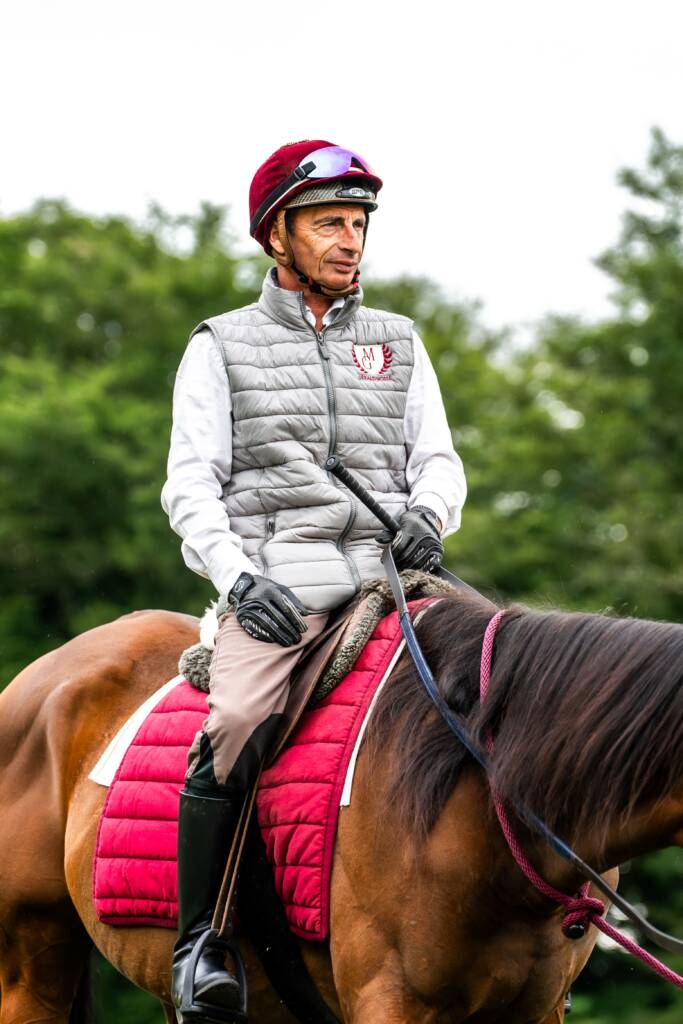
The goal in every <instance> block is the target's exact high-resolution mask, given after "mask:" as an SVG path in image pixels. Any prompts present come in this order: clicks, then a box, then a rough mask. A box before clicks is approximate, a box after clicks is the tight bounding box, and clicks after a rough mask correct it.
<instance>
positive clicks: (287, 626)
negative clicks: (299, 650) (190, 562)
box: [228, 572, 309, 647]
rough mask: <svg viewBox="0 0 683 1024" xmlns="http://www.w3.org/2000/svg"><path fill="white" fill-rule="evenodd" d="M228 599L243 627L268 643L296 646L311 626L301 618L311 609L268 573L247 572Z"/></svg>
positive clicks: (239, 579) (242, 575)
mask: <svg viewBox="0 0 683 1024" xmlns="http://www.w3.org/2000/svg"><path fill="white" fill-rule="evenodd" d="M228 601H229V602H230V604H231V605H232V606H233V608H234V609H235V616H236V618H237V621H238V622H239V624H240V626H241V627H242V629H243V630H245V632H247V633H248V634H249V636H253V637H255V639H257V640H263V642H264V643H267V644H280V646H281V647H292V645H293V644H297V643H298V642H299V640H301V635H302V633H305V632H306V630H307V629H308V626H307V625H306V623H305V622H304V620H303V619H302V617H301V616H302V615H308V614H309V612H308V609H306V608H304V606H303V605H302V603H301V601H300V600H299V599H298V598H297V597H296V596H295V595H294V594H293V593H292V591H291V590H290V589H289V587H285V586H282V585H281V584H279V583H274V582H273V581H272V580H269V579H266V577H265V576H252V575H251V573H248V572H243V573H242V574H241V575H240V576H238V577H237V580H236V582H235V584H234V586H233V588H232V590H231V591H230V593H229V594H228ZM299 613H301V614H299Z"/></svg>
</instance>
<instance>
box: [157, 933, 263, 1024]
mask: <svg viewBox="0 0 683 1024" xmlns="http://www.w3.org/2000/svg"><path fill="white" fill-rule="evenodd" d="M217 937H218V931H217V929H216V928H207V930H206V931H205V932H204V934H203V935H202V936H201V938H200V939H199V940H198V941H197V942H196V943H195V946H194V948H193V950H192V952H191V953H190V958H189V960H188V962H187V968H186V970H185V977H184V978H183V993H182V998H181V1003H180V1006H176V1007H175V1015H176V1020H177V1021H178V1024H193V1022H194V1024H248V1019H247V972H246V970H245V968H244V961H243V960H242V956H241V954H240V951H239V949H238V948H237V945H236V944H235V943H234V942H233V941H232V940H231V939H221V943H222V944H223V945H224V946H225V947H226V949H227V950H228V952H229V953H230V955H231V957H232V958H233V960H234V962H235V976H236V978H237V983H238V985H239V987H240V1007H239V1009H238V1010H226V1009H222V1008H221V1007H220V1006H216V1005H215V1004H212V1003H206V1002H202V1001H201V1000H196V999H195V997H194V979H195V974H196V973H197V964H198V963H199V958H200V956H201V955H202V953H203V951H204V947H205V946H206V945H207V943H209V942H211V941H212V939H215V938H217Z"/></svg>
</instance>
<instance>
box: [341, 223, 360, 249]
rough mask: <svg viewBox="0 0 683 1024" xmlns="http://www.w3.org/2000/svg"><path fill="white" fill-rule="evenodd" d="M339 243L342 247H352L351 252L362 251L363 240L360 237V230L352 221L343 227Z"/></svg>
mask: <svg viewBox="0 0 683 1024" xmlns="http://www.w3.org/2000/svg"><path fill="white" fill-rule="evenodd" d="M339 244H340V246H341V247H342V249H350V250H351V252H360V250H361V240H360V238H359V237H358V232H357V231H356V229H355V227H354V226H353V224H351V223H346V224H344V227H343V228H342V232H341V237H340V239H339Z"/></svg>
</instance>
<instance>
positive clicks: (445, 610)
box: [0, 592, 683, 1024]
mask: <svg viewBox="0 0 683 1024" xmlns="http://www.w3.org/2000/svg"><path fill="white" fill-rule="evenodd" d="M494 611H495V608H494V606H493V605H492V604H490V603H489V602H488V601H486V600H485V599H483V598H479V597H477V596H472V595H468V594H462V593H459V592H454V593H453V595H452V596H450V595H449V596H448V597H446V598H444V599H443V600H442V601H440V602H439V603H438V604H436V605H434V606H433V607H432V608H430V609H429V611H428V612H427V613H426V614H425V615H424V617H423V619H422V621H421V622H420V624H419V625H418V627H417V633H418V636H419V639H420V642H421V644H422V646H423V649H424V651H425V654H426V657H427V660H428V662H429V664H430V666H431V668H432V671H433V673H434V676H435V677H436V678H437V679H438V680H439V685H440V687H441V690H442V692H443V694H444V695H445V696H446V698H447V700H448V702H449V703H450V705H451V706H452V707H453V708H454V709H455V710H456V711H457V712H459V713H460V714H461V715H462V716H463V718H465V719H466V720H467V721H468V725H469V728H470V731H471V732H472V734H473V735H474V736H476V737H479V738H482V737H483V736H484V735H485V734H486V732H487V730H489V729H490V730H491V731H492V733H493V735H494V737H495V749H494V759H493V769H494V772H495V780H496V784H497V786H498V787H499V788H500V790H501V791H502V792H503V794H504V795H505V796H506V797H508V798H509V799H511V800H520V801H522V802H523V803H524V804H526V805H527V806H529V807H531V808H533V810H535V811H536V813H538V814H539V815H541V817H543V818H544V819H545V820H546V821H547V823H548V824H549V825H550V826H551V827H553V828H555V829H557V830H558V831H559V832H560V834H562V835H563V837H564V838H566V839H568V840H569V841H571V842H573V843H574V845H575V846H576V848H577V852H578V853H579V855H580V856H581V857H583V858H584V859H585V860H588V861H589V862H591V863H592V864H593V865H594V866H596V867H597V868H599V869H600V870H601V871H606V872H607V871H609V869H612V868H613V867H614V866H616V865H617V864H619V862H621V861H623V860H625V859H627V858H630V857H632V856H634V855H636V854H639V853H643V852H645V851H647V850H652V849H655V848H659V847H662V846H665V845H669V844H673V843H680V842H683V831H681V830H682V828H683V789H682V786H683V742H682V741H683V688H682V687H681V677H682V675H683V628H682V627H680V626H678V625H669V624H665V623H653V622H647V621H640V620H636V619H624V620H617V619H610V618H607V617H603V616H598V615H583V614H563V613H558V612H537V611H531V610H528V609H524V608H517V607H516V608H513V609H512V610H510V611H509V612H508V614H507V615H506V616H505V618H504V619H503V622H502V625H501V626H500V629H499V633H498V636H497V639H496V648H495V652H494V666H493V674H492V679H491V683H490V688H489V694H490V696H489V698H488V700H487V702H486V706H485V707H484V708H480V707H479V701H478V671H479V661H480V652H481V641H482V637H483V634H484V629H485V626H486V623H487V621H488V619H489V618H490V616H491V614H492V613H493V612H494ZM196 640H197V621H196V620H195V619H192V618H190V617H188V616H184V615H179V614H174V613H170V612H163V611H147V612H140V613H136V614H133V615H128V616H124V617H123V618H120V619H118V620H116V621H115V622H112V623H110V624H108V625H105V626H101V627H99V628H97V629H93V630H91V631H89V632H88V633H85V634H83V635H82V636H79V637H77V638H76V639H74V640H72V641H70V642H69V643H67V644H65V645H64V646H63V647H61V648H59V649H58V650H56V651H53V652H52V653H50V654H47V655H45V656H44V657H42V658H40V659H39V660H38V661H36V662H34V663H33V664H31V665H30V666H29V667H28V668H26V669H25V670H24V671H23V672H22V673H20V675H19V676H18V677H17V678H16V679H15V680H14V681H13V682H12V683H11V684H10V686H9V687H8V688H7V690H5V692H4V693H3V694H2V695H1V696H0V754H1V757H2V762H3V772H2V776H1V778H0V807H1V808H2V832H1V834H0V874H1V877H2V889H1V891H0V986H1V992H2V996H1V1002H0V1024H29V1022H30V1024H38V1022H40V1024H48V1022H49V1024H65V1022H67V1021H69V1019H70V1010H71V1006H72V1002H73V1000H74V995H75V993H76V991H77V988H78V985H79V977H80V975H81V972H82V970H83V965H84V963H85V961H86V957H87V954H88V950H89V949H90V948H91V945H92V943H94V944H95V945H96V946H97V947H98V948H99V950H101V952H102V953H103V954H104V956H105V957H106V958H107V959H108V960H109V961H111V963H113V964H114V965H115V966H116V967H117V968H118V969H119V970H120V971H121V972H122V973H123V974H124V975H126V976H127V977H128V978H130V979H131V980H132V981H133V982H135V983H136V984H137V985H139V986H141V987H142V988H144V989H147V990H148V991H150V992H152V993H154V994H155V995H156V996H158V998H159V999H160V1000H161V1001H162V1003H164V1004H165V1008H166V1012H167V1016H168V1019H169V1020H172V1019H173V1017H172V1013H171V1011H170V1009H169V1008H168V999H169V965H170V960H171V946H172V943H173V939H174V936H173V934H172V933H171V932H169V931H167V930H163V929H154V928H146V927H145V928H113V927H110V926H107V925H103V924H100V923H99V922H98V921H97V920H96V919H95V914H94V910H93V903H92V898H91V885H92V877H91V875H92V858H93V847H94V842H95V832H96V828H97V823H98V819H99V815H100V811H101V809H102V804H103V801H104V797H105V790H104V789H103V788H102V787H100V786H97V785H96V784H94V783H93V782H90V781H89V780H88V778H87V776H88V772H89V771H90V770H91V769H92V767H93V765H94V763H95V762H96V760H97V758H98V756H99V755H100V754H101V752H102V750H103V749H104V747H105V745H106V744H107V743H108V741H109V740H110V739H111V737H112V736H113V734H114V733H115V732H116V730H117V729H118V728H119V727H120V725H121V724H122V723H123V721H124V720H125V719H126V717H127V716H128V715H130V714H131V712H132V711H133V710H134V709H135V708H136V707H137V706H138V705H139V704H140V703H141V702H142V701H143V700H144V699H145V698H146V697H147V696H148V695H149V694H150V693H151V692H152V691H154V690H155V689H156V688H157V687H158V686H159V685H160V684H161V683H162V682H163V681H165V680H166V679H167V678H169V677H171V676H172V675H174V674H175V671H176V664H177V660H178V656H179V654H180V652H181V651H182V650H183V649H184V648H186V647H188V646H189V645H190V644H192V643H194V642H196ZM518 827H519V831H520V836H521V839H522V841H523V842H524V843H525V845H526V848H527V852H528V854H529V856H530V858H531V859H532V860H533V861H534V862H535V864H536V866H537V868H539V869H540V870H541V871H542V873H544V875H545V877H546V878H547V880H548V881H549V882H551V883H553V884H554V885H556V886H557V887H559V888H563V889H565V890H566V891H567V892H573V891H575V890H576V889H577V887H578V884H579V879H578V878H577V877H575V876H574V875H573V874H572V872H571V870H570V869H569V868H567V867H566V866H565V865H564V864H563V863H561V862H559V861H558V860H557V859H556V857H555V855H554V854H552V853H550V852H549V851H548V850H547V849H546V848H544V847H543V845H542V844H541V843H540V841H537V840H535V839H534V838H533V837H532V836H531V835H530V834H529V833H528V832H526V831H525V830H524V829H523V828H522V826H521V825H519V823H518ZM615 874H616V872H612V875H615ZM331 895H332V901H331V904H332V914H331V941H330V943H329V946H325V945H314V944H306V943H303V944H302V946H303V954H304V958H305V961H306V963H307V964H308V966H309V969H310V971H311V973H312V975H313V977H314V978H315V980H316V982H317V984H318V986H319V988H320V990H321V992H322V994H323V996H324V998H325V999H326V1000H327V1001H328V1003H329V1005H330V1006H331V1007H332V1009H333V1010H334V1011H335V1012H336V1013H337V1015H338V1016H339V1017H340V1018H342V1019H343V1020H344V1021H346V1022H347V1024H417V1022H420V1024H437V1022H438V1024H462V1022H466V1021H468V1022H475V1021H476V1022H477V1024H488V1022H491V1024H493V1022H503V1021H504V1022H505V1024H557V1022H561V1021H562V1020H563V1019H564V1011H563V996H564V993H565V992H566V990H567V989H568V988H569V986H570V984H571V983H572V981H573V980H574V979H575V978H576V976H577V975H578V973H579V971H580V970H581V968H582V967H583V965H584V964H585V962H586V960H587V958H588V956H589V954H590V952H591V949H592V947H593V944H594V942H595V937H596V935H595V930H594V929H593V928H591V929H589V932H588V934H587V935H586V936H585V938H583V939H580V940H578V941H570V940H569V939H567V938H565V937H564V936H563V934H562V932H561V930H560V917H561V912H560V911H558V910H557V909H556V908H555V907H554V906H552V905H550V903H549V902H548V901H547V900H546V899H545V898H544V897H542V896H540V895H539V894H537V893H536V892H535V890H533V889H532V888H531V887H530V885H529V883H528V882H527V881H526V880H525V879H524V877H523V876H522V875H521V873H520V871H519V870H518V869H517V867H516V866H515V864H514V862H513V860H512V858H511V856H510V854H509V852H508V850H507V847H506V845H505V842H504V840H503V838H502V836H501V833H500V830H499V827H498V824H497V822H496V820H495V816H494V815H493V814H492V810H491V803H490V797H489V787H488V783H487V780H486V779H485V778H484V777H483V775H482V773H481V771H480V769H478V768H477V767H475V766H474V764H473V762H472V761H471V759H470V758H469V757H468V756H467V755H466V754H465V753H464V752H463V750H462V749H461V748H460V747H459V745H458V744H457V742H456V741H455V739H454V738H453V737H452V735H451V734H450V733H449V732H448V730H447V729H446V727H445V726H444V724H443V722H442V721H441V719H440V718H439V717H438V715H437V714H436V712H435V711H434V709H433V708H432V706H431V705H430V703H429V702H428V700H427V698H426V697H425V695H424V694H423V692H422V690H421V688H420V686H419V683H418V681H417V677H416V673H415V670H414V668H413V666H412V663H411V661H410V659H409V656H407V655H404V657H403V658H402V659H401V660H400V661H399V663H398V664H397V666H396V668H395V670H394V672H393V674H392V677H391V679H390V681H389V683H388V685H387V686H386V687H385V689H384V691H383V694H382V696H381V697H380V700H379V701H378V705H377V708H376V710H375V712H374V714H373V716H372V720H371V724H370V729H369V732H368V735H367V737H366V741H365V743H364V745H363V747H362V748H361V755H360V757H359V761H358V767H357V772H356V777H355V781H354V787H353V793H352V801H351V806H350V807H348V808H347V809H345V810H343V811H342V813H341V818H340V826H339V831H338V836H337V844H336V852H335V860H334V868H333V877H332V894H331ZM244 945H245V949H244V952H245V959H246V961H247V968H248V971H249V975H250V993H251V1010H250V1019H251V1020H253V1021H254V1022H255V1024H287V1022H290V1024H291V1022H292V1020H293V1018H292V1017H291V1016H290V1015H289V1014H288V1013H287V1012H286V1011H285V1010H283V1009H282V1007H281V1005H280V1003H279V1000H278V998H277V996H276V995H275V994H274V993H273V992H272V991H271V990H270V989H269V986H268V984H267V982H266V980H265V977H264V975H263V973H262V971H261V970H260V968H259V965H258V963H256V962H255V958H254V955H253V952H252V951H250V949H249V947H248V945H247V944H246V943H245V944H244ZM72 1020H73V1018H72Z"/></svg>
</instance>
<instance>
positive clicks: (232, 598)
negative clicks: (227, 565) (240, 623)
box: [228, 572, 255, 608]
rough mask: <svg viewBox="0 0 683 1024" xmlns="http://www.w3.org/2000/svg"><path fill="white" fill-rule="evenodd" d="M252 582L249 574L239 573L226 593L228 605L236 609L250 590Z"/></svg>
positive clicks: (252, 578) (252, 579)
mask: <svg viewBox="0 0 683 1024" xmlns="http://www.w3.org/2000/svg"><path fill="white" fill-rule="evenodd" d="M254 582H255V580H254V577H253V576H252V574H251V573H250V572H241V573H240V574H239V576H238V577H237V579H236V580H235V582H234V583H233V585H232V587H231V589H230V591H229V593H228V604H230V605H232V607H233V608H236V607H237V605H238V604H239V603H240V601H241V600H242V598H243V597H244V595H245V594H246V593H247V591H248V590H251V588H252V587H253V585H254Z"/></svg>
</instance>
